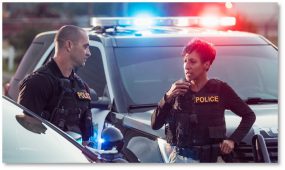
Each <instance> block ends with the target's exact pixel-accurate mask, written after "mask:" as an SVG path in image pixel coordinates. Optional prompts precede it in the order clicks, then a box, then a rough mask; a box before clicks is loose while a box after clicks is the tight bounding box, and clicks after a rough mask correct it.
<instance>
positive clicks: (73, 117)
mask: <svg viewBox="0 0 285 170" xmlns="http://www.w3.org/2000/svg"><path fill="white" fill-rule="evenodd" d="M66 111H67V115H68V116H67V123H68V125H75V126H79V123H80V119H81V116H82V110H81V109H80V108H74V109H68V110H66Z"/></svg>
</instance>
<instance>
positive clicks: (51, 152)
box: [2, 99, 88, 163]
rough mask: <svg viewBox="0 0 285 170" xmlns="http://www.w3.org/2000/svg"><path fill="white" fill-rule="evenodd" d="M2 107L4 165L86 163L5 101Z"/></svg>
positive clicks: (57, 137)
mask: <svg viewBox="0 0 285 170" xmlns="http://www.w3.org/2000/svg"><path fill="white" fill-rule="evenodd" d="M2 104H3V106H5V107H3V110H2V111H3V112H2V113H3V145H2V146H3V162H5V163H88V160H87V158H86V157H85V156H84V155H83V154H82V152H81V150H80V149H78V148H77V147H76V146H75V145H73V144H72V143H70V142H69V141H67V140H66V139H65V138H64V137H62V136H61V135H60V134H58V133H57V132H56V131H54V130H53V129H51V128H50V127H49V126H47V125H45V124H44V123H43V122H41V121H39V120H38V119H35V118H33V117H31V116H28V115H27V114H24V112H25V110H23V109H21V108H19V107H18V106H16V105H15V104H12V103H11V102H9V101H8V100H6V99H3V100H2Z"/></svg>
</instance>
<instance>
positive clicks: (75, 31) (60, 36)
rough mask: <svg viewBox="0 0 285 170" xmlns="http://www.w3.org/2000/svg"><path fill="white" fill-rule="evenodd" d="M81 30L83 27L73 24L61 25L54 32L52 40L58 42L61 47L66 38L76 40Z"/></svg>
mask: <svg viewBox="0 0 285 170" xmlns="http://www.w3.org/2000/svg"><path fill="white" fill-rule="evenodd" d="M82 31H84V29H82V28H80V27H77V26H74V25H65V26H62V27H61V28H60V29H59V30H58V32H57V33H56V34H55V37H54V42H55V43H56V42H57V43H58V46H59V48H61V47H63V44H64V42H65V41H67V40H71V41H72V42H77V40H78V39H79V37H80V35H81V32H82Z"/></svg>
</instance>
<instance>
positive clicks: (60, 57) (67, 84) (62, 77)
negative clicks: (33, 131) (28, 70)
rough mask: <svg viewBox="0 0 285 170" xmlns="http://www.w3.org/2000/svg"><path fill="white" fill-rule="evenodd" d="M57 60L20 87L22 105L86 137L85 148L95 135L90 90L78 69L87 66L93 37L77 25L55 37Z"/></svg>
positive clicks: (59, 32)
mask: <svg viewBox="0 0 285 170" xmlns="http://www.w3.org/2000/svg"><path fill="white" fill-rule="evenodd" d="M54 43H55V54H54V57H53V58H52V59H51V60H50V61H49V62H47V63H46V64H45V65H44V66H42V67H41V68H39V69H38V70H36V71H35V72H34V73H32V74H30V75H29V76H28V77H26V78H25V79H24V80H23V81H22V82H21V84H20V94H19V97H18V103H20V104H21V105H23V106H25V107H26V108H28V109H30V110H31V111H33V112H35V113H36V114H39V115H40V116H41V117H43V118H45V119H47V120H49V121H50V122H52V123H53V124H55V125H56V126H58V127H59V128H60V129H62V130H64V131H73V132H78V133H81V134H82V139H83V142H82V144H83V145H87V144H88V140H89V138H90V136H91V135H92V134H93V127H92V117H91V110H90V100H91V98H90V94H89V88H88V86H87V84H86V83H84V82H83V81H82V80H81V79H80V78H79V77H78V76H77V75H76V74H75V73H74V71H73V70H74V69H75V68H77V67H81V66H84V65H85V62H86V60H87V59H88V57H90V56H91V53H90V50H89V38H88V35H87V33H86V31H85V30H83V29H82V28H79V27H77V26H73V25H66V26H63V27H61V28H60V29H59V30H58V32H57V33H56V35H55V39H54Z"/></svg>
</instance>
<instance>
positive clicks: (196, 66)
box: [151, 39, 255, 163]
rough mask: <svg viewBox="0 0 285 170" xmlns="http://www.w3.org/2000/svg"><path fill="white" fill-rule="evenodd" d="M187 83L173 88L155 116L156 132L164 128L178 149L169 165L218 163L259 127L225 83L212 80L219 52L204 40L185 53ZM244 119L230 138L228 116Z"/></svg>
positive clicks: (247, 108)
mask: <svg viewBox="0 0 285 170" xmlns="http://www.w3.org/2000/svg"><path fill="white" fill-rule="evenodd" d="M182 56H183V57H184V74H185V80H178V81H176V82H175V83H174V84H172V86H171V88H170V90H169V91H168V92H167V93H166V94H165V95H164V97H163V98H162V99H161V101H160V102H159V105H158V107H157V108H156V109H155V111H154V113H153V114H152V117H151V125H152V128H153V129H155V130H157V129H160V128H161V127H162V126H163V125H164V124H166V127H165V133H166V139H167V142H168V143H170V144H171V145H174V146H175V149H174V150H173V152H172V153H171V155H170V162H171V163H174V162H216V161H217V157H218V154H219V153H221V154H229V153H231V152H232V150H233V149H234V146H235V143H239V142H240V141H241V140H242V139H243V137H244V136H245V135H246V134H247V133H248V131H249V130H250V128H251V127H252V125H253V123H254V122H255V114H254V112H253V111H252V110H251V109H250V108H249V107H248V105H247V104H245V103H244V102H243V101H242V99H241V98H240V97H239V96H238V95H237V94H236V93H235V92H234V90H233V89H232V88H231V87H230V86H229V85H228V84H227V83H225V82H222V81H220V80H217V79H208V77H207V71H208V70H209V68H210V66H211V64H212V63H213V61H214V59H215V56H216V51H215V49H214V47H213V46H212V45H211V44H209V43H208V42H206V41H203V40H199V39H194V40H192V41H191V42H190V43H188V45H187V46H186V47H185V48H184V50H183V52H182ZM225 109H230V110H231V111H233V112H234V113H235V114H237V115H238V116H240V117H241V118H242V120H241V122H240V124H239V126H238V127H237V129H236V130H235V131H234V133H233V134H232V135H231V136H230V137H228V138H227V137H226V125H225V117H224V111H225Z"/></svg>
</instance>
